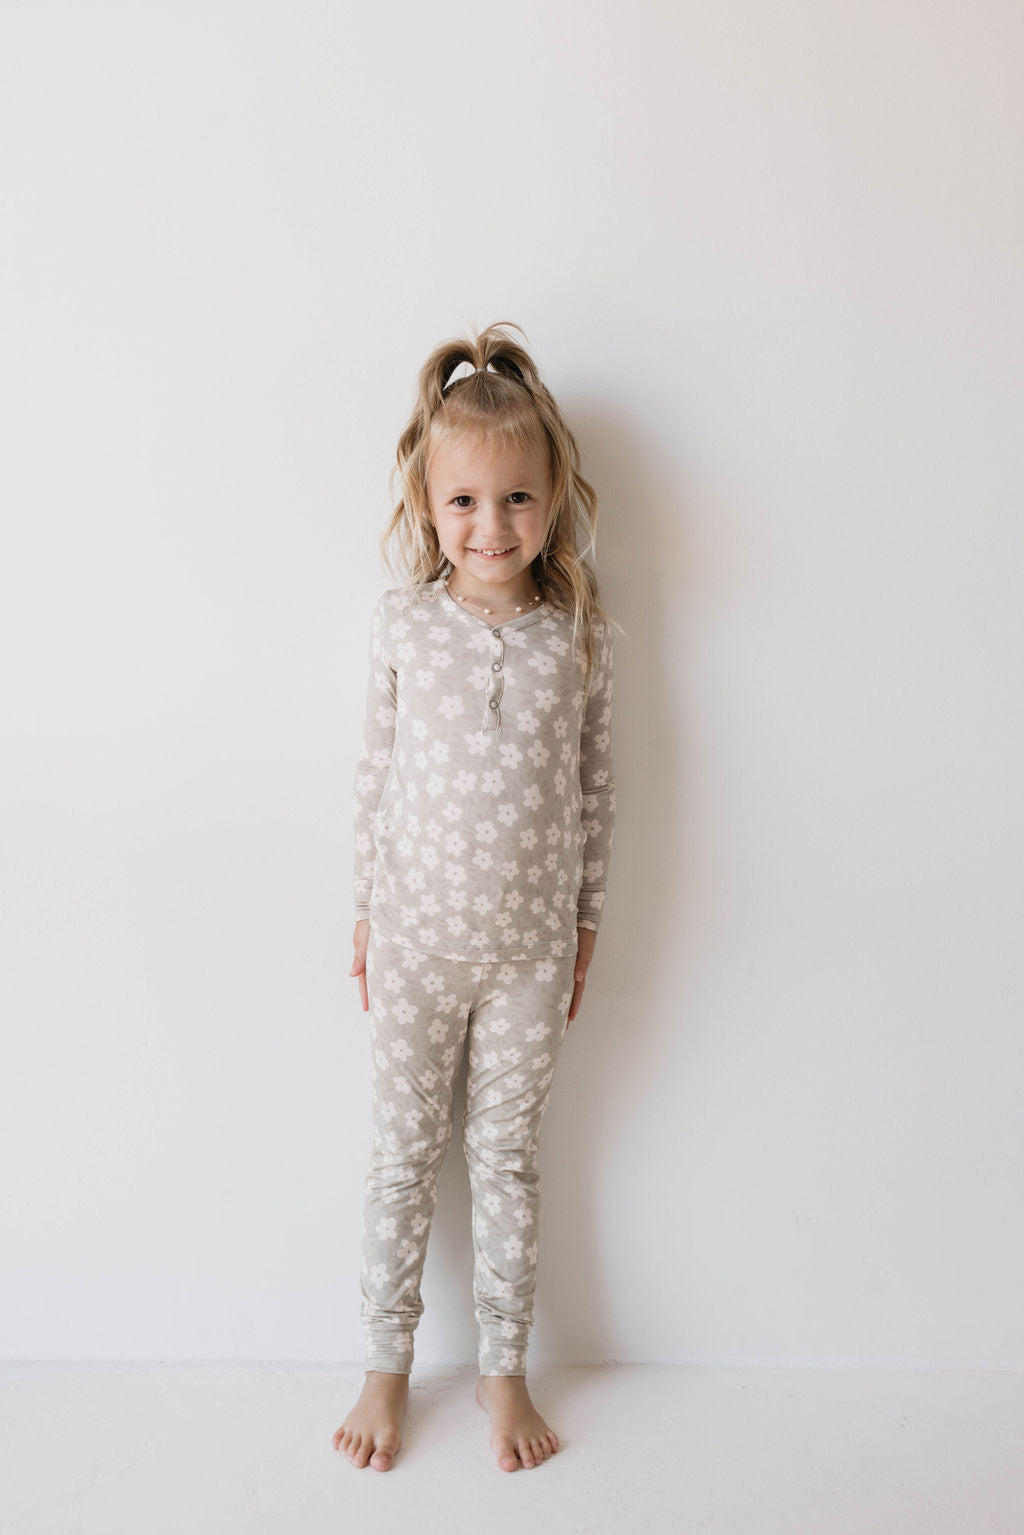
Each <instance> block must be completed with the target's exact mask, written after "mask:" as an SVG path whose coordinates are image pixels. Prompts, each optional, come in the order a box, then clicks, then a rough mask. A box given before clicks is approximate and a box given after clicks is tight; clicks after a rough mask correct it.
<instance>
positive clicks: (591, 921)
mask: <svg viewBox="0 0 1024 1535" xmlns="http://www.w3.org/2000/svg"><path fill="white" fill-rule="evenodd" d="M576 926H577V927H589V928H590V931H591V932H592V933H596V932H597V929H598V920H597V918H596V917H595V916H594V915H593V913H588V914H587V915H586V916H583V915H581V914H580V913H577V915H576Z"/></svg>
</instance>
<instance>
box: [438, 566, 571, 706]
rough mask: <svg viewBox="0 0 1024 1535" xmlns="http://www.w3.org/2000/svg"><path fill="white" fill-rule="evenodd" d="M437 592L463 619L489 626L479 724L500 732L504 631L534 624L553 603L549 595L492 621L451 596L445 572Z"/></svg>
mask: <svg viewBox="0 0 1024 1535" xmlns="http://www.w3.org/2000/svg"><path fill="white" fill-rule="evenodd" d="M436 587H437V595H438V597H439V598H440V600H441V601H442V602H443V603H445V604H446V605H447V606H448V607H449V608H451V609H453V610H454V611H455V612H456V613H457V614H458V615H459V617H460V618H461V619H462V620H463V622H464V623H470V624H479V625H481V626H482V627H483V628H485V629H490V640H491V642H490V645H489V647H488V651H489V657H488V659H489V665H488V670H487V686H486V688H485V689H484V713H483V720H482V722H481V725H480V729H481V731H482V732H485V733H486V732H488V731H495V732H497V733H498V734H500V733H501V696H502V694H503V692H504V691H505V676H504V672H503V670H502V668H503V667H504V664H505V642H504V638H503V636H504V634H505V632H506V630H509V629H526V628H528V627H529V625H530V624H535V623H536V622H537V620H538V619H539V618H543V617H544V615H545V613H546V612H547V610H548V608H549V606H550V604H549V603H548V601H547V599H546V598H545V600H544V601H543V602H542V603H540V604H539V606H537V607H535V608H531V609H530V610H529V612H527V613H520V614H519V616H518V617H517V618H510V619H507V620H506V621H505V622H503V623H502V622H499V623H497V624H494V625H493V627H492V624H491V622H490V620H489V619H486V618H481V617H480V616H479V615H478V614H476V613H469V612H467V611H466V609H465V608H464V607H463V606H462V604H461V603H460V602H458V601H456V599H455V598H454V597H453V596H452V594H451V592H450V591H449V590H448V587H447V586H446V584H445V580H444V577H443V576H439V577H438V579H437V583H436Z"/></svg>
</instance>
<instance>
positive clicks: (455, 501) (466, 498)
mask: <svg viewBox="0 0 1024 1535" xmlns="http://www.w3.org/2000/svg"><path fill="white" fill-rule="evenodd" d="M452 500H453V504H454V505H456V506H458V503H459V502H460V501H470V500H472V497H471V496H454V497H453V498H452ZM459 510H460V511H464V510H465V508H464V507H459Z"/></svg>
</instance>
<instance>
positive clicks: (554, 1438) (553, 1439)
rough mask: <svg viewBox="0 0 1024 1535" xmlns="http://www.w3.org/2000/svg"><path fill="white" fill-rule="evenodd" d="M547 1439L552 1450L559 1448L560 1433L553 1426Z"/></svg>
mask: <svg viewBox="0 0 1024 1535" xmlns="http://www.w3.org/2000/svg"><path fill="white" fill-rule="evenodd" d="M547 1440H548V1444H550V1446H551V1448H552V1450H557V1449H558V1435H557V1434H556V1433H555V1431H554V1429H553V1428H552V1429H549V1430H548V1434H547Z"/></svg>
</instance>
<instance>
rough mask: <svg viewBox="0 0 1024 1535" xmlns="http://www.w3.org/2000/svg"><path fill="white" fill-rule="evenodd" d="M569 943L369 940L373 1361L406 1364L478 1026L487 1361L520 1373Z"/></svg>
mask: <svg viewBox="0 0 1024 1535" xmlns="http://www.w3.org/2000/svg"><path fill="white" fill-rule="evenodd" d="M575 964H576V952H575V946H574V947H573V952H572V953H571V954H567V955H563V956H561V957H560V958H557V959H530V960H526V959H520V960H493V961H490V962H481V963H479V964H478V963H475V962H473V961H470V960H451V959H444V958H439V957H438V956H437V955H433V954H423V953H420V952H419V951H418V950H416V949H409V948H407V947H405V946H404V945H402V944H397V943H394V942H393V941H391V940H389V939H388V938H386V937H384V936H383V935H381V934H380V933H379V932H378V931H377V930H376V929H375V928H373V927H372V926H371V928H370V937H369V942H368V945H367V950H366V985H367V996H368V1000H369V1004H370V1011H369V1014H368V1017H369V1029H370V1043H371V1051H372V1064H371V1081H372V1091H373V1146H372V1151H371V1154H370V1167H369V1172H368V1173H367V1177H366V1186H365V1207H364V1212H363V1236H362V1269H361V1291H362V1304H361V1320H362V1324H363V1328H364V1332H365V1335H366V1365H365V1367H366V1369H368V1370H384V1371H388V1372H389V1373H397V1374H405V1373H407V1372H408V1371H409V1369H410V1366H411V1365H412V1360H413V1333H414V1332H415V1330H416V1326H417V1323H418V1322H419V1319H420V1316H421V1315H422V1313H423V1301H422V1300H421V1298H420V1280H421V1278H422V1274H423V1265H424V1260H425V1258H426V1252H427V1241H428V1239H429V1236H430V1223H431V1218H432V1216H433V1213H434V1206H435V1205H436V1203H437V1182H438V1175H439V1173H440V1171H441V1164H442V1162H443V1161H444V1156H445V1152H446V1151H447V1149H448V1142H449V1140H450V1139H451V1135H452V1128H453V1124H452V1120H453V1115H452V1100H453V1086H454V1081H455V1076H456V1073H457V1071H458V1068H459V1065H460V1062H461V1060H462V1053H463V1048H464V1043H465V1040H466V1036H467V1034H468V1036H469V1064H468V1069H467V1075H466V1109H465V1115H464V1118H463V1121H462V1129H463V1146H464V1149H465V1153H466V1161H467V1163H468V1166H469V1178H470V1186H471V1190H472V1196H473V1250H474V1255H475V1262H474V1268H473V1297H474V1305H475V1313H476V1319H477V1325H478V1332H479V1343H478V1363H479V1369H480V1373H481V1374H482V1375H525V1373H526V1362H525V1361H526V1346H527V1342H528V1340H529V1335H530V1327H531V1324H532V1322H533V1296H534V1287H535V1283H536V1272H537V1247H538V1234H539V1220H540V1182H539V1175H538V1168H537V1152H538V1137H539V1133H540V1123H541V1118H542V1116H543V1113H544V1109H545V1107H546V1105H547V1101H548V1095H549V1091H550V1088H551V1082H552V1078H553V1077H554V1074H555V1065H556V1063H557V1060H558V1055H559V1051H560V1048H561V1043H562V1038H563V1036H564V1034H565V1030H566V1025H567V1020H568V1016H569V1006H570V1003H571V1002H572V991H573V971H574V969H575Z"/></svg>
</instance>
